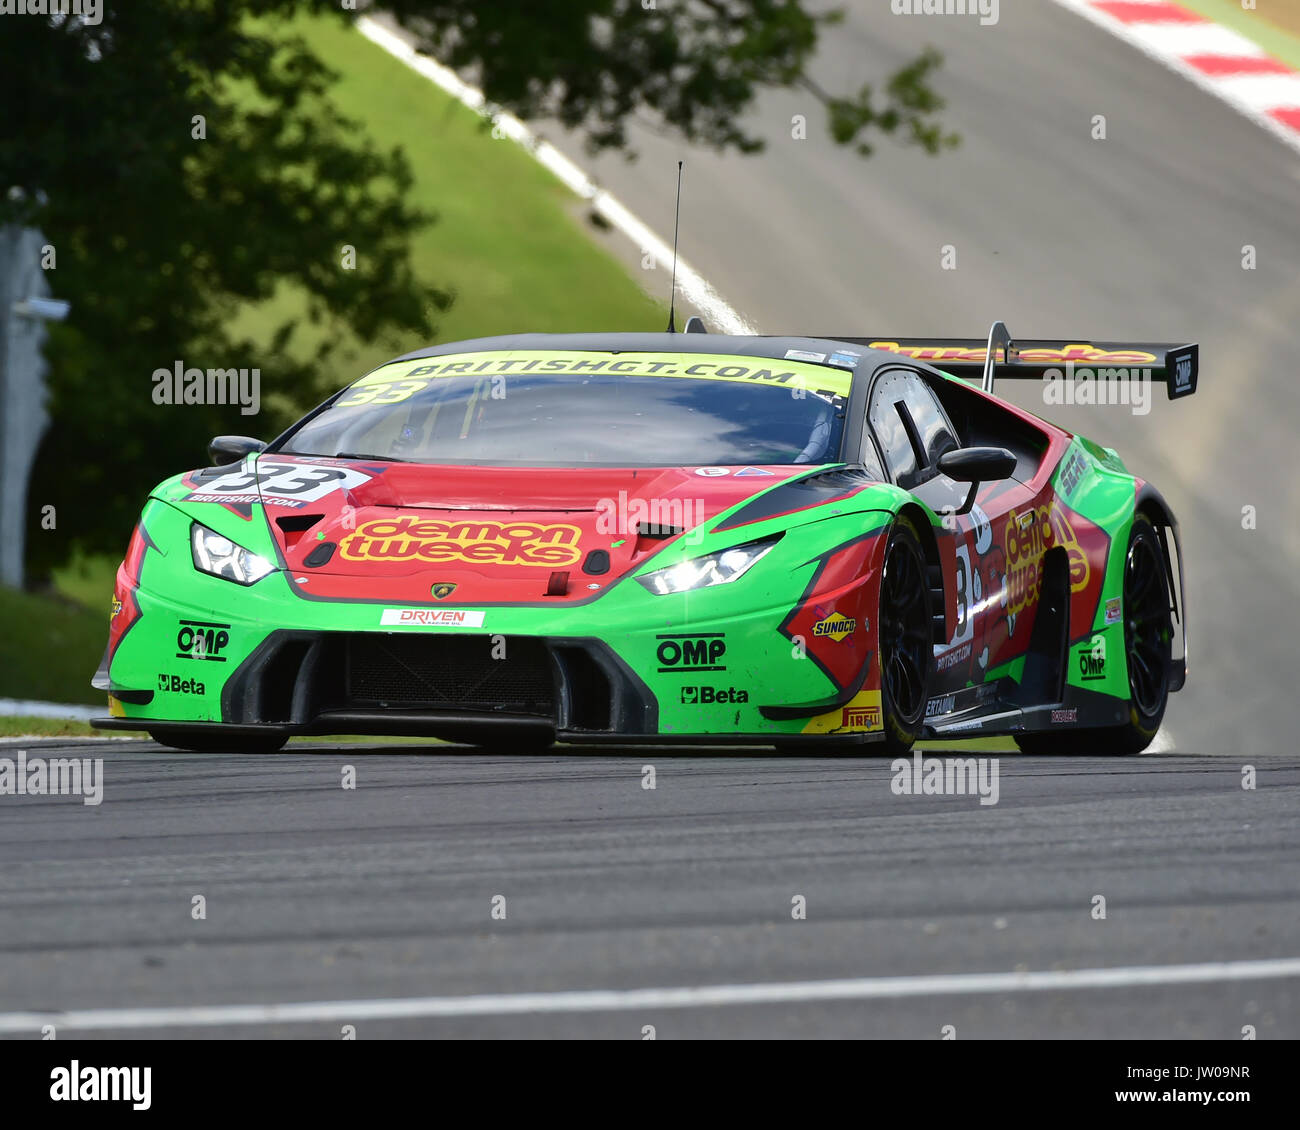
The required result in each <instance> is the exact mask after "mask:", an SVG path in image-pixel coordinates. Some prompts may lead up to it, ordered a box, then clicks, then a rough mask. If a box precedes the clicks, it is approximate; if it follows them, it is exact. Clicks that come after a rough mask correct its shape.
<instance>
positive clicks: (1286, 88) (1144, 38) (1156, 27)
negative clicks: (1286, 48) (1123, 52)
mask: <svg viewBox="0 0 1300 1130" xmlns="http://www.w3.org/2000/svg"><path fill="white" fill-rule="evenodd" d="M1140 2H1141V3H1148V4H1149V6H1150V8H1151V12H1152V16H1151V19H1150V20H1149V21H1148V20H1142V19H1134V20H1130V21H1128V22H1126V21H1124V20H1123V19H1119V18H1117V17H1116V16H1113V15H1111V14H1110V13H1109V12H1107V11H1106V9H1105V8H1104V7H1102V6H1100V5H1101V3H1104V0H1055V3H1057V4H1059V5H1061V6H1062V7H1063V8H1069V9H1070V11H1072V12H1074V13H1076V14H1077V15H1080V16H1082V17H1083V18H1084V19H1086V20H1089V21H1091V22H1092V23H1094V24H1096V25H1097V26H1098V27H1100V28H1103V29H1105V30H1106V31H1108V32H1110V33H1111V35H1114V36H1116V37H1117V38H1119V39H1121V40H1123V41H1124V42H1126V43H1128V44H1130V45H1131V46H1133V47H1136V48H1137V49H1138V50H1139V51H1141V52H1142V53H1143V54H1144V55H1146V56H1147V57H1148V58H1150V59H1154V60H1155V61H1156V62H1157V63H1160V64H1161V65H1162V66H1165V67H1168V68H1169V69H1170V70H1171V71H1174V72H1175V73H1177V74H1180V75H1182V76H1183V78H1185V79H1187V80H1188V81H1189V82H1192V83H1195V84H1196V86H1198V87H1200V89H1201V90H1203V91H1205V92H1206V93H1207V94H1212V95H1214V97H1216V98H1218V99H1219V100H1220V101H1223V102H1226V103H1228V105H1230V106H1231V107H1233V109H1235V110H1237V111H1238V112H1239V113H1240V114H1242V115H1244V116H1245V117H1247V118H1249V119H1250V120H1251V121H1252V122H1254V123H1255V124H1256V125H1258V126H1261V127H1263V128H1264V129H1266V130H1268V132H1269V133H1271V134H1272V135H1273V136H1274V137H1276V138H1277V139H1278V140H1279V141H1283V142H1285V143H1286V144H1287V145H1288V146H1290V147H1291V148H1292V149H1293V150H1295V151H1296V152H1300V128H1296V127H1293V126H1290V125H1287V124H1286V123H1285V122H1283V121H1281V120H1279V119H1278V118H1276V117H1274V116H1273V114H1272V113H1270V112H1269V111H1270V110H1271V111H1275V112H1285V111H1289V110H1291V109H1294V108H1300V104H1298V103H1297V102H1295V101H1294V100H1293V95H1292V93H1291V92H1292V91H1293V90H1294V89H1295V88H1294V87H1293V86H1292V84H1290V83H1286V82H1283V83H1278V84H1275V85H1273V86H1271V87H1270V86H1267V85H1263V84H1259V83H1244V84H1243V83H1242V82H1241V81H1240V79H1237V78H1229V77H1225V76H1223V75H1216V74H1211V73H1206V72H1205V71H1204V70H1201V69H1200V68H1198V67H1197V66H1196V65H1194V60H1195V57H1196V56H1199V55H1218V56H1224V57H1234V56H1235V57H1246V58H1259V57H1261V56H1264V55H1265V54H1266V52H1264V50H1263V49H1262V48H1260V47H1259V46H1258V45H1257V44H1255V43H1254V42H1252V41H1251V40H1249V39H1247V38H1245V37H1244V36H1242V35H1239V34H1238V33H1237V32H1235V31H1232V30H1231V29H1230V28H1226V27H1223V26H1221V25H1219V24H1216V23H1214V22H1213V21H1211V20H1207V19H1205V18H1204V17H1202V16H1200V15H1198V14H1195V13H1191V12H1189V13H1188V15H1189V17H1191V18H1190V19H1189V21H1188V22H1177V21H1167V20H1166V19H1165V18H1164V15H1163V13H1162V10H1163V9H1166V8H1168V7H1170V6H1176V5H1170V4H1167V3H1165V0H1140ZM1263 91H1268V92H1269V93H1270V95H1271V100H1270V101H1266V102H1261V94H1262V92H1263Z"/></svg>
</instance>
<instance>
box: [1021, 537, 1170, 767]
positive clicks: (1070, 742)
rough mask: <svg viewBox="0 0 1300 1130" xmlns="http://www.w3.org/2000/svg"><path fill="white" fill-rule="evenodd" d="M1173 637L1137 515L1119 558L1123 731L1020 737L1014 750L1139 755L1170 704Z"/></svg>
mask: <svg viewBox="0 0 1300 1130" xmlns="http://www.w3.org/2000/svg"><path fill="white" fill-rule="evenodd" d="M1173 637H1174V628H1173V619H1172V615H1171V608H1170V602H1169V578H1168V575H1167V574H1166V572H1165V557H1164V550H1163V548H1162V547H1161V545H1160V537H1159V535H1158V534H1157V533H1156V530H1155V527H1154V526H1153V525H1152V524H1151V519H1150V518H1148V517H1147V516H1146V515H1145V514H1141V513H1139V514H1138V515H1137V516H1136V517H1135V518H1134V519H1133V532H1132V533H1131V534H1129V539H1128V554H1127V556H1126V557H1125V559H1124V656H1125V659H1126V660H1127V666H1128V690H1129V716H1128V721H1127V722H1126V723H1125V724H1124V725H1122V726H1109V727H1105V728H1102V729H1095V730H1079V731H1077V732H1075V733H1071V734H1059V735H1058V734H1042V733H1035V734H1023V735H1020V736H1018V737H1017V738H1016V745H1018V746H1019V747H1020V749H1021V751H1022V752H1024V753H1072V754H1092V755H1101V754H1132V753H1141V752H1142V751H1143V750H1144V749H1146V748H1147V746H1149V745H1150V744H1151V742H1152V740H1153V739H1154V738H1155V736H1156V731H1157V730H1159V729H1160V723H1161V721H1162V720H1163V719H1164V716H1165V707H1166V706H1167V705H1168V703H1169V669H1170V667H1171V666H1172V665H1173Z"/></svg>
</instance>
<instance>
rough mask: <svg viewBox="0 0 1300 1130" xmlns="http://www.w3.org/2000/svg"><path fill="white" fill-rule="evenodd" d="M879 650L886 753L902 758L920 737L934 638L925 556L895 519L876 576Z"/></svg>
mask: <svg viewBox="0 0 1300 1130" xmlns="http://www.w3.org/2000/svg"><path fill="white" fill-rule="evenodd" d="M876 618H877V626H876V630H877V639H878V641H879V645H880V707H881V717H882V721H883V723H884V727H885V752H886V753H906V752H907V751H908V750H910V749H911V748H912V744H913V743H914V742H915V741H916V739H917V738H918V737H920V736H921V730H922V728H923V726H924V724H925V703H926V698H927V695H928V694H929V686H930V669H931V667H932V666H933V664H934V634H933V627H932V621H931V619H930V588H929V585H928V584H927V583H926V571H925V553H924V551H923V550H922V549H921V539H920V538H919V537H918V536H917V532H916V528H915V527H914V526H913V525H912V523H911V522H910V521H908V519H907V518H901V517H900V518H899V519H898V520H897V521H896V522H895V523H894V526H893V529H891V530H890V533H889V544H888V546H887V547H886V549H885V567H884V569H883V570H882V571H881V575H880V607H879V611H878V613H877V617H876Z"/></svg>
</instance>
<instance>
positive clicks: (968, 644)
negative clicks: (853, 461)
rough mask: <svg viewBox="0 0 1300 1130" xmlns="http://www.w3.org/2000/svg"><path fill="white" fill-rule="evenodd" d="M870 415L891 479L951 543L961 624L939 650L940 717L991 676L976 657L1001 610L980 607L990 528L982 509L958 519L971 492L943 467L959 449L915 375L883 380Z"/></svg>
mask: <svg viewBox="0 0 1300 1130" xmlns="http://www.w3.org/2000/svg"><path fill="white" fill-rule="evenodd" d="M867 415H868V422H869V423H870V425H871V429H872V431H873V432H874V433H875V436H876V439H877V440H878V442H879V444H880V448H881V454H882V456H883V457H884V460H885V464H886V469H887V471H888V474H889V476H890V478H891V479H892V480H893V482H894V483H895V484H896V485H897V486H899V487H902V488H903V489H904V490H907V491H910V492H911V493H912V494H913V495H915V496H916V497H917V498H919V499H920V500H921V501H922V502H924V503H925V504H926V505H927V506H929V507H930V509H931V510H933V511H934V512H935V513H936V514H939V515H943V516H945V520H944V527H943V529H944V532H943V533H940V535H939V536H941V537H945V536H946V537H948V538H951V539H952V542H953V551H954V557H955V570H954V577H953V587H954V595H955V603H956V619H955V625H954V629H953V633H952V638H951V639H949V640H948V641H946V642H945V643H944V644H942V645H936V646H935V670H934V673H933V679H932V684H931V691H932V698H933V700H934V703H935V711H936V712H940V713H946V712H947V711H944V710H941V708H942V707H943V706H944V705H945V702H944V699H945V697H946V693H947V692H949V691H952V690H954V689H956V688H960V687H964V686H965V685H966V682H967V680H968V679H969V681H971V682H974V683H980V682H982V681H983V672H984V671H985V670H986V669H987V668H988V661H989V656H988V655H987V654H985V655H982V659H983V663H980V662H978V661H977V660H978V658H981V657H974V656H973V654H972V653H973V650H974V643H975V641H976V640H981V639H983V638H984V637H985V636H986V635H987V634H988V633H987V632H986V631H985V628H986V627H987V625H985V624H984V623H982V621H983V620H984V619H985V618H987V617H989V616H992V615H994V614H995V612H996V611H997V610H998V607H997V604H996V603H993V604H991V605H990V604H987V603H986V602H984V601H983V599H982V598H983V595H984V582H983V580H982V579H981V576H980V569H979V564H980V550H981V549H982V548H987V547H986V546H985V545H984V543H985V542H987V541H988V540H989V533H990V531H989V521H988V518H987V517H986V516H985V515H984V513H983V511H982V510H980V508H979V507H978V506H976V507H974V508H973V509H972V510H971V512H970V513H969V514H967V515H965V516H959V515H958V511H960V510H961V508H962V505H963V503H964V501H965V499H966V495H967V493H968V491H969V485H968V484H966V483H958V482H955V481H954V480H952V479H950V478H948V476H947V475H945V474H944V473H943V472H942V471H940V470H939V466H938V463H939V459H940V457H941V456H942V455H943V454H944V453H945V452H946V451H950V450H953V449H955V448H957V447H960V446H961V443H960V441H959V440H958V438H957V435H956V432H955V429H954V428H953V426H952V423H951V422H950V421H949V419H948V416H947V414H946V413H945V412H944V410H943V407H942V405H941V404H940V403H939V400H938V398H937V397H936V396H935V395H934V393H933V392H931V390H930V387H929V385H928V384H927V383H926V382H925V379H924V378H923V377H922V376H921V375H920V374H919V373H918V372H916V371H915V370H912V369H908V368H906V367H902V366H900V367H898V368H891V369H887V370H885V371H884V372H882V373H880V374H879V375H878V376H877V378H876V381H875V383H874V384H873V385H872V389H871V397H870V400H869V405H868V410H867ZM948 516H951V517H948ZM932 572H937V571H933V570H932ZM941 593H942V589H941V582H940V579H939V578H938V577H937V576H935V577H932V597H931V605H932V608H935V607H938V601H939V600H940V599H941Z"/></svg>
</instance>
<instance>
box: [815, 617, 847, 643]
mask: <svg viewBox="0 0 1300 1130" xmlns="http://www.w3.org/2000/svg"><path fill="white" fill-rule="evenodd" d="M853 627H854V624H853V618H852V617H851V616H845V615H844V614H843V613H842V612H833V613H831V615H829V616H827V617H826V619H824V620H818V621H817V623H815V624H814V625H813V635H814V636H825V637H827V638H829V639H833V640H834V641H835V642H836V643H839V641H840V640H842V639H843V638H844V637H845V636H851V635H852V634H853Z"/></svg>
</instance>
